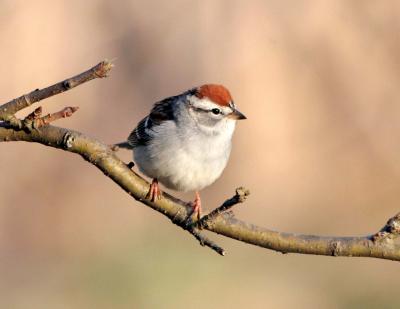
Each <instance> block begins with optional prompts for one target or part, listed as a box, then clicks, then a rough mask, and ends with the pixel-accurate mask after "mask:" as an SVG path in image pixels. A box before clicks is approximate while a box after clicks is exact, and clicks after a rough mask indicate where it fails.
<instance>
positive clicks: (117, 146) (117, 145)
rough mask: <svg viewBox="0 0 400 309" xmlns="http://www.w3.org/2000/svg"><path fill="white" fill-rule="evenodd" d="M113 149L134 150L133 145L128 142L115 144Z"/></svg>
mask: <svg viewBox="0 0 400 309" xmlns="http://www.w3.org/2000/svg"><path fill="white" fill-rule="evenodd" d="M112 147H113V148H122V149H130V150H131V149H133V147H132V145H131V144H130V143H129V142H128V141H125V142H121V143H117V144H114V145H113V146H112Z"/></svg>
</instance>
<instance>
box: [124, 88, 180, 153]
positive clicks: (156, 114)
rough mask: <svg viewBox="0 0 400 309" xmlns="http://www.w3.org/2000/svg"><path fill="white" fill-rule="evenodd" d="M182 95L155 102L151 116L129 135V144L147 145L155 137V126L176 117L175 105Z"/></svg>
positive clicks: (133, 145)
mask: <svg viewBox="0 0 400 309" xmlns="http://www.w3.org/2000/svg"><path fill="white" fill-rule="evenodd" d="M185 94H186V93H185ZM180 96H182V95H180ZM180 96H173V97H169V98H166V99H164V100H162V101H159V102H157V103H155V104H154V106H153V108H152V110H151V112H150V114H149V116H147V117H146V118H144V119H142V120H141V121H140V122H139V124H138V125H137V127H136V128H135V129H134V130H133V131H132V132H131V134H130V135H129V137H128V142H129V144H131V145H132V147H136V146H145V145H147V144H148V143H149V142H150V141H151V139H152V138H153V137H152V134H151V133H152V132H151V131H154V128H155V127H157V126H159V125H160V124H162V123H163V122H164V121H168V120H173V119H174V108H173V105H174V104H176V102H177V101H178V100H179V97H180Z"/></svg>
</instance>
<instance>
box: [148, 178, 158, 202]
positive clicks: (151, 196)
mask: <svg viewBox="0 0 400 309" xmlns="http://www.w3.org/2000/svg"><path fill="white" fill-rule="evenodd" d="M145 199H147V200H150V201H151V202H153V203H154V202H155V201H156V200H160V199H161V190H160V187H159V186H158V181H157V179H153V181H152V182H151V185H150V188H149V192H147V194H146V196H145Z"/></svg>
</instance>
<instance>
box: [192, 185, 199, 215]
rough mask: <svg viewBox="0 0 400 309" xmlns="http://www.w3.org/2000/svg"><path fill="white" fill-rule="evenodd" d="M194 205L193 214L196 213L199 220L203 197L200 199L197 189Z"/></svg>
mask: <svg viewBox="0 0 400 309" xmlns="http://www.w3.org/2000/svg"><path fill="white" fill-rule="evenodd" d="M192 207H193V212H192V215H195V216H196V217H197V220H200V215H201V199H200V194H199V192H198V191H196V197H195V199H194V201H193V204H192Z"/></svg>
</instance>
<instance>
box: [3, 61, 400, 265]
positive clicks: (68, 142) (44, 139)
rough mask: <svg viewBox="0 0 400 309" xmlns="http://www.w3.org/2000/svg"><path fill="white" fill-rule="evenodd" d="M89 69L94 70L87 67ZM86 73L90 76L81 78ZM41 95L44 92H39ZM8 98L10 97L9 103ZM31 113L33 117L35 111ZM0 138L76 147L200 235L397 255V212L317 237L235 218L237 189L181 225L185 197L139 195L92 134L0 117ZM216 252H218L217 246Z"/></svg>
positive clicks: (290, 247)
mask: <svg viewBox="0 0 400 309" xmlns="http://www.w3.org/2000/svg"><path fill="white" fill-rule="evenodd" d="M92 70H93V69H92ZM87 72H88V71H87ZM85 73H86V72H85ZM85 73H82V74H85ZM82 74H80V75H78V76H81V75H82ZM91 74H97V73H95V72H93V71H92V73H91ZM86 78H88V77H86ZM90 79H92V78H89V79H87V80H90ZM56 85H58V84H56ZM75 86H76V85H75ZM60 92H61V91H60ZM48 96H49V95H48ZM48 96H47V97H48ZM44 97H46V96H43V97H42V98H44ZM12 102H14V103H13V104H10V103H12ZM27 105H29V104H26V103H23V102H22V103H20V102H19V101H18V99H17V100H16V101H15V100H13V101H11V102H9V103H6V104H5V105H3V106H0V110H2V111H3V118H2V119H7V117H5V118H4V115H5V114H7V115H8V116H10V114H8V113H4V106H7V107H6V110H8V111H10V110H12V111H14V112H15V111H17V110H20V109H21V108H23V107H25V106H27ZM21 106H22V107H21ZM0 115H1V114H0ZM12 116H13V115H12ZM32 117H33V118H35V117H36V118H37V117H38V116H37V115H36V116H32ZM4 141H26V142H36V143H40V144H43V145H46V146H50V147H55V148H59V149H63V150H65V151H69V152H73V153H77V154H79V155H80V156H82V157H83V158H84V159H85V160H87V161H88V162H90V163H92V164H93V165H95V166H96V167H97V168H99V169H100V170H101V171H102V172H103V173H104V174H105V175H106V176H107V177H109V178H110V179H112V180H113V181H114V182H115V183H116V184H118V185H119V186H120V187H121V188H122V189H123V190H125V191H126V192H127V193H128V194H130V195H131V196H132V197H134V198H135V199H136V200H138V201H140V202H141V203H143V204H145V205H148V206H150V207H151V208H153V209H154V210H156V211H158V212H160V213H162V214H164V215H165V216H167V217H168V218H169V219H170V220H171V221H172V222H173V223H174V224H178V225H179V226H181V227H183V228H185V229H186V230H188V229H193V230H192V231H191V232H192V234H193V235H195V236H196V235H200V234H199V232H198V230H197V227H200V226H201V227H204V228H206V229H207V230H209V231H212V232H215V233H218V234H221V235H224V236H227V237H230V238H233V239H237V240H239V241H242V242H246V243H249V244H253V245H257V246H260V247H264V248H268V249H272V250H275V251H279V252H282V253H289V252H293V253H302V254H316V255H328V256H363V257H375V258H382V259H389V260H396V261H400V246H399V245H397V244H395V242H394V241H393V239H394V238H395V237H397V236H398V234H399V231H400V228H399V226H400V216H399V215H397V216H395V217H393V218H391V219H390V220H389V221H388V223H387V224H386V225H385V226H384V227H383V228H382V229H381V231H380V232H378V233H376V234H374V235H372V236H364V237H321V236H313V235H300V234H294V233H283V232H276V231H271V230H268V229H266V228H262V227H258V226H256V225H253V224H250V223H246V222H244V221H241V220H238V219H236V218H235V217H234V216H233V214H232V213H231V212H229V213H228V212H226V210H227V209H228V208H229V207H231V206H233V205H235V204H236V203H238V202H240V201H241V200H238V196H241V195H240V194H238V193H237V194H236V195H235V196H234V197H233V198H232V199H229V200H227V202H225V203H224V204H223V205H222V206H221V207H219V208H217V210H216V211H214V212H212V213H211V214H210V215H209V216H208V217H206V218H205V219H203V220H201V221H200V222H199V224H198V225H192V226H189V227H185V225H184V223H185V222H186V219H187V217H188V215H189V214H190V213H191V207H188V206H187V204H186V203H185V202H183V201H181V200H178V199H177V198H175V197H173V196H171V195H169V194H167V193H163V194H162V197H163V198H161V199H160V200H156V201H155V202H151V201H149V200H147V199H145V198H144V197H145V196H146V194H147V192H148V189H149V183H148V182H147V181H145V180H144V179H143V178H142V177H140V176H139V175H137V174H136V173H135V172H133V171H132V170H131V169H130V168H128V167H127V165H126V164H125V163H123V162H122V161H121V160H119V159H118V157H116V155H115V154H114V152H113V151H112V150H111V149H110V148H109V147H108V146H106V145H105V144H103V143H101V142H100V141H98V140H96V139H93V138H89V137H87V136H85V135H83V134H81V133H79V132H76V131H72V130H67V129H64V128H59V127H54V126H51V125H46V126H43V127H42V128H41V129H40V131H39V130H32V131H30V132H29V131H27V130H19V129H18V128H16V127H15V126H14V125H13V124H12V123H11V124H10V123H2V124H1V123H0V142H4ZM196 237H197V236H196ZM198 239H199V241H200V242H203V244H204V239H205V238H204V237H203V236H200V237H199V238H198ZM206 241H208V240H206ZM206 245H208V246H210V247H212V246H213V245H215V244H214V243H212V242H210V243H208V244H206ZM214 250H216V251H218V250H222V249H221V248H219V247H218V246H217V247H216V248H214ZM220 253H222V251H221V252H220Z"/></svg>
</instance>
